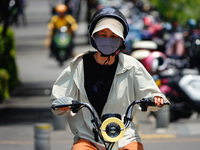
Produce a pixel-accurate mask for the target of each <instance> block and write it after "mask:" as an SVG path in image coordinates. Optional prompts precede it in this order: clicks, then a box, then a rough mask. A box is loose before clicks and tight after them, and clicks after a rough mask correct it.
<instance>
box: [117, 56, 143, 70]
mask: <svg viewBox="0 0 200 150" xmlns="http://www.w3.org/2000/svg"><path fill="white" fill-rule="evenodd" d="M119 60H120V62H121V63H122V64H123V66H124V67H125V68H133V67H134V68H135V67H139V66H141V63H140V62H139V61H138V60H137V59H136V58H134V57H133V56H130V55H127V54H124V53H119Z"/></svg>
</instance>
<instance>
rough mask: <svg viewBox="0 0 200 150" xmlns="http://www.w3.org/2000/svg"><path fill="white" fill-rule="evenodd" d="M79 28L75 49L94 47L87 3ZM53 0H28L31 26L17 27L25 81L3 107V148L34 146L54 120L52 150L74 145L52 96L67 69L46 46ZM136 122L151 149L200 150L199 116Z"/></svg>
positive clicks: (0, 107)
mask: <svg viewBox="0 0 200 150" xmlns="http://www.w3.org/2000/svg"><path fill="white" fill-rule="evenodd" d="M82 8H83V9H82V13H81V20H80V22H79V29H78V31H77V32H76V34H75V35H76V36H75V53H76V54H78V53H81V52H84V51H86V50H90V49H93V48H92V47H90V45H88V43H87V41H88V39H87V23H86V22H85V20H84V13H83V12H84V9H85V7H84V5H83V7H82ZM49 12H50V11H49V5H48V0H42V1H41V0H34V1H31V0H27V7H26V15H27V22H28V24H27V26H19V27H15V26H14V27H13V28H14V31H15V37H16V48H17V53H16V54H17V58H16V62H17V65H18V69H19V77H20V80H21V83H22V84H21V85H20V86H19V87H18V88H17V89H16V90H15V91H14V92H13V93H12V96H11V99H10V100H9V101H7V102H5V103H4V104H1V105H0V114H1V115H0V150H14V149H15V150H34V130H33V128H34V125H35V124H36V123H50V124H51V125H52V129H51V132H50V143H51V144H50V147H51V149H52V150H53V149H70V147H71V145H72V138H73V137H72V134H71V132H70V130H69V129H68V127H67V126H66V130H53V123H52V120H53V116H52V113H51V110H50V109H49V108H50V101H49V94H50V90H51V87H52V85H53V83H54V82H55V80H56V78H57V77H58V75H59V74H60V73H61V72H62V70H63V69H64V68H65V67H66V66H68V65H69V61H70V60H68V61H66V62H65V64H64V66H63V67H59V66H58V63H57V62H56V61H55V60H54V59H52V58H49V53H48V50H47V49H46V48H45V47H44V40H45V37H46V32H47V29H46V25H47V21H48V20H49V18H50V15H49ZM136 121H137V122H136V124H137V125H138V128H139V131H140V133H141V136H142V142H143V144H144V148H145V149H146V150H160V149H162V150H168V149H171V150H179V149H181V150H188V149H190V150H197V149H199V147H200V119H199V118H197V115H196V114H194V115H193V116H192V117H191V118H190V119H180V120H179V121H177V122H174V123H171V124H170V126H169V127H168V128H167V129H155V120H154V118H152V117H149V116H148V113H140V112H138V114H137V116H136Z"/></svg>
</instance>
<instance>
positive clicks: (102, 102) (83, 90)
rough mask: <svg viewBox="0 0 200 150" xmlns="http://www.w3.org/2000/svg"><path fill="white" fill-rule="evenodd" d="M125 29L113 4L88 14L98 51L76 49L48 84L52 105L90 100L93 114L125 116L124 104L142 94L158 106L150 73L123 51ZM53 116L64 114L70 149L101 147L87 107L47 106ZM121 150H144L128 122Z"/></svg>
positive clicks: (159, 101)
mask: <svg viewBox="0 0 200 150" xmlns="http://www.w3.org/2000/svg"><path fill="white" fill-rule="evenodd" d="M128 31H129V28H128V24H127V21H126V18H125V17H124V16H123V14H122V13H121V12H120V11H119V10H117V9H115V8H111V7H108V8H103V9H101V10H99V11H97V12H96V13H95V14H94V16H93V17H92V18H91V21H90V24H89V27H88V34H89V40H90V43H91V45H92V46H93V47H94V48H95V49H96V50H97V51H87V52H85V53H83V54H80V55H79V56H77V57H76V58H74V60H73V61H71V63H70V66H69V67H67V68H66V69H65V70H64V71H63V72H62V73H61V75H60V76H59V77H58V79H57V80H56V82H55V83H54V85H53V89H52V94H51V98H50V99H51V101H52V106H56V105H61V104H71V103H72V100H77V101H79V102H85V103H88V104H90V105H91V106H92V107H93V109H94V111H95V114H96V115H97V116H98V117H99V118H101V116H102V115H103V114H107V113H118V114H120V115H121V116H124V115H125V111H126V109H127V107H128V106H129V104H130V103H131V102H133V101H134V100H140V99H142V98H144V97H148V98H152V101H154V102H155V103H156V104H157V106H159V107H162V106H163V102H165V101H167V99H166V97H165V96H164V95H163V94H162V93H161V92H160V90H159V89H158V87H157V85H156V84H155V82H154V80H153V78H152V77H151V76H150V74H149V73H148V72H147V71H146V69H145V68H144V67H143V66H142V64H141V63H140V62H139V61H137V60H136V59H135V58H133V57H131V56H128V55H126V54H123V53H122V52H121V50H123V48H124V41H125V38H126V36H127V34H128ZM52 111H53V113H54V114H56V115H66V114H69V117H68V123H69V126H70V129H71V131H72V133H73V134H74V144H73V147H72V150H88V149H91V150H97V149H103V144H102V143H101V141H98V142H97V141H95V139H94V134H93V130H92V128H93V127H92V123H91V115H90V112H89V111H87V110H85V109H82V110H80V111H79V112H78V113H76V114H74V113H72V112H71V110H70V108H69V107H65V108H58V109H55V110H52ZM118 143H119V147H120V150H125V149H126V150H130V149H131V150H143V145H142V143H141V139H140V136H139V133H138V131H137V129H136V127H135V125H134V123H133V122H131V125H130V126H129V127H128V128H127V129H126V132H125V135H124V137H123V138H122V139H121V140H120V141H119V142H118Z"/></svg>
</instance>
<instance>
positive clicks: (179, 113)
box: [159, 59, 200, 121]
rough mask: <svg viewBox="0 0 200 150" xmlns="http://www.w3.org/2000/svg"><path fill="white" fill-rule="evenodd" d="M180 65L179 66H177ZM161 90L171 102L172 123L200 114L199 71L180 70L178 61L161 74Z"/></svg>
mask: <svg viewBox="0 0 200 150" xmlns="http://www.w3.org/2000/svg"><path fill="white" fill-rule="evenodd" d="M177 65H178V66H177ZM159 78H160V79H161V86H160V90H161V92H162V93H164V94H165V95H166V97H168V99H169V100H170V102H171V106H170V121H176V120H178V119H180V118H189V117H190V116H191V115H192V114H193V112H197V113H199V114H200V92H199V91H200V74H199V71H198V70H197V69H189V68H180V64H179V63H178V64H177V60H174V61H173V59H170V66H169V68H168V69H167V70H165V71H163V72H161V73H160V74H159Z"/></svg>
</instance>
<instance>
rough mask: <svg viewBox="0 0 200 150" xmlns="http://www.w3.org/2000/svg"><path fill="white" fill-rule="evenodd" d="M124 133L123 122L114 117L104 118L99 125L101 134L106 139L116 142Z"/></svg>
mask: <svg viewBox="0 0 200 150" xmlns="http://www.w3.org/2000/svg"><path fill="white" fill-rule="evenodd" d="M124 133H125V126H124V124H123V122H122V121H121V120H120V119H118V118H115V117H110V118H108V119H106V120H105V121H104V122H103V123H102V125H101V134H102V136H103V138H104V139H105V140H106V141H109V142H117V141H119V140H120V139H121V138H122V137H123V136H124Z"/></svg>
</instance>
